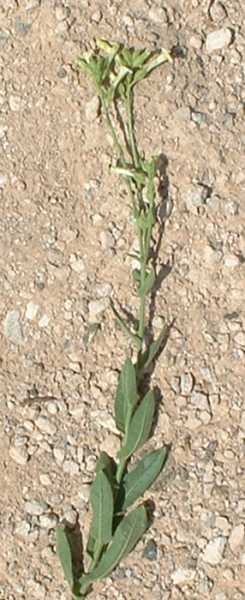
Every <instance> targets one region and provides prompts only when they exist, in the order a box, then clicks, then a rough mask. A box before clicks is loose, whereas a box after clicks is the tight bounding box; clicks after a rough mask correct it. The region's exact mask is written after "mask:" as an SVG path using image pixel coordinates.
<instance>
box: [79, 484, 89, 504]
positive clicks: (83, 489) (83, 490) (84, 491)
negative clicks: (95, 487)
mask: <svg viewBox="0 0 245 600" xmlns="http://www.w3.org/2000/svg"><path fill="white" fill-rule="evenodd" d="M90 487H91V486H90V485H89V484H87V483H82V485H80V489H79V496H80V498H82V500H84V502H88V501H89V496H90Z"/></svg>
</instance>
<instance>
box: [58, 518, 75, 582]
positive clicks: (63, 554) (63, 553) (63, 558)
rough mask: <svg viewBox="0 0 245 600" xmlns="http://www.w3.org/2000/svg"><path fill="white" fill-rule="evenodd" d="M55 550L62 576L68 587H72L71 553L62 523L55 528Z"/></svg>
mask: <svg viewBox="0 0 245 600" xmlns="http://www.w3.org/2000/svg"><path fill="white" fill-rule="evenodd" d="M56 552H57V555H58V557H59V559H60V563H61V566H62V569H63V573H64V577H65V579H66V581H67V582H68V583H69V586H70V588H71V589H72V588H73V583H74V580H73V567H72V553H71V548H70V544H69V542H68V538H67V535H66V532H65V528H64V526H63V525H58V527H57V528H56Z"/></svg>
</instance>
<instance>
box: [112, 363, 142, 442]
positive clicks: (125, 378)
mask: <svg viewBox="0 0 245 600" xmlns="http://www.w3.org/2000/svg"><path fill="white" fill-rule="evenodd" d="M137 402H138V393H137V382H136V371H135V367H134V365H133V363H132V361H131V360H130V358H127V359H126V360H125V363H124V365H123V368H122V371H121V373H120V376H119V381H118V387H117V392H116V399H115V419H116V425H117V427H118V429H120V431H125V427H126V425H127V423H128V422H129V419H130V417H131V415H132V413H133V410H134V408H135V406H136V404H137Z"/></svg>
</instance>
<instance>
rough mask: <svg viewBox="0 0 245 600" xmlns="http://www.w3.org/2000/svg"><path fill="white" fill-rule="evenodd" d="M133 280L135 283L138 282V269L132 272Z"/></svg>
mask: <svg viewBox="0 0 245 600" xmlns="http://www.w3.org/2000/svg"><path fill="white" fill-rule="evenodd" d="M133 278H134V281H135V282H136V283H139V282H140V270H139V269H134V270H133Z"/></svg>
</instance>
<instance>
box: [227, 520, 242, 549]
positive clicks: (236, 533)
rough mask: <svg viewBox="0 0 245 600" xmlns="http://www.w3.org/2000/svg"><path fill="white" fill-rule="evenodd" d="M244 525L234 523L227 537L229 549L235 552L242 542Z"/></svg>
mask: <svg viewBox="0 0 245 600" xmlns="http://www.w3.org/2000/svg"><path fill="white" fill-rule="evenodd" d="M244 533H245V529H244V525H243V524H242V523H240V525H236V526H235V527H233V529H232V531H231V534H230V537H229V546H230V549H231V551H232V552H233V553H234V554H235V553H236V552H238V551H239V549H240V548H241V546H242V545H243V542H244Z"/></svg>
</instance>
